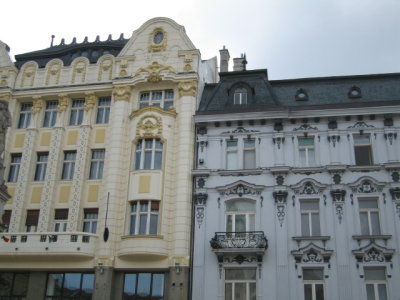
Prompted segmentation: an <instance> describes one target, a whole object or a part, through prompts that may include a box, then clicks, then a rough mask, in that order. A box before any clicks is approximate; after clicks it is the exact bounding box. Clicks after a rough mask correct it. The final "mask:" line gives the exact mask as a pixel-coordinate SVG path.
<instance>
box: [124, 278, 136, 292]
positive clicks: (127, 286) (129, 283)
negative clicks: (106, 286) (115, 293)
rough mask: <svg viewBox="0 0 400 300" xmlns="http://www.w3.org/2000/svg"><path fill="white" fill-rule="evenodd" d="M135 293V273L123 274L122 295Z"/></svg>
mask: <svg viewBox="0 0 400 300" xmlns="http://www.w3.org/2000/svg"><path fill="white" fill-rule="evenodd" d="M135 293H136V274H125V278H124V295H128V296H131V295H134V294H135Z"/></svg>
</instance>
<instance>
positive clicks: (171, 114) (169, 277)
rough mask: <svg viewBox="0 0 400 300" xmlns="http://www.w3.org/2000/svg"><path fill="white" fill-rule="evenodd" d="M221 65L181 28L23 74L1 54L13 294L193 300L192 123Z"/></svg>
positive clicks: (7, 257)
mask: <svg viewBox="0 0 400 300" xmlns="http://www.w3.org/2000/svg"><path fill="white" fill-rule="evenodd" d="M216 65H217V61H216V59H215V58H213V59H210V60H208V61H202V60H201V57H200V52H199V50H198V49H196V48H195V46H194V45H193V43H192V42H191V41H190V39H189V38H188V36H187V35H186V33H185V29H184V27H183V26H181V25H178V24H177V23H175V22H174V21H173V20H170V19H167V18H155V19H151V20H149V21H147V22H146V23H144V24H143V25H142V26H141V27H140V28H139V29H137V30H135V31H134V32H133V34H132V37H131V38H130V39H124V38H123V37H122V36H121V37H120V38H119V39H116V40H113V39H112V38H111V37H109V38H108V39H107V40H106V41H100V40H99V39H98V38H97V39H96V41H94V42H88V40H87V39H85V41H83V43H77V42H76V41H75V40H74V41H73V42H72V43H71V44H65V42H64V41H62V42H61V44H60V45H52V46H51V47H50V48H48V49H44V50H40V51H37V52H31V53H26V54H22V55H17V56H16V61H15V62H12V61H11V59H10V57H9V55H8V51H7V45H5V44H4V43H1V42H0V74H1V78H0V100H2V101H6V102H8V105H9V110H10V113H11V117H12V120H13V122H12V126H11V128H10V129H9V131H8V134H7V138H6V151H5V156H4V157H5V165H6V169H5V179H6V181H8V182H7V185H8V192H9V193H10V194H11V195H12V198H11V199H10V200H9V201H8V202H7V203H6V205H5V207H4V208H5V215H4V217H3V221H4V222H5V223H7V224H8V232H7V233H3V234H4V236H5V237H6V239H9V241H8V242H5V241H0V242H1V247H0V269H1V276H2V278H1V279H2V280H5V282H7V283H8V288H3V290H1V291H0V293H2V294H1V295H5V296H21V295H22V296H23V297H25V298H21V299H58V297H60V296H62V297H63V299H72V297H73V295H79V297H80V298H79V299H138V298H136V297H137V296H138V295H142V296H147V297H148V298H146V299H170V300H172V299H173V300H178V299H187V297H188V296H187V295H188V285H189V273H188V270H189V263H190V259H189V254H190V231H191V195H192V189H191V186H192V183H191V170H192V168H193V160H194V157H193V156H194V124H193V119H192V117H193V115H194V113H195V110H196V107H197V103H198V101H199V99H198V98H199V97H198V92H199V91H201V90H202V87H203V85H204V83H205V82H215V81H216V77H217V73H216V72H217V71H216ZM7 293H8V294H7ZM91 294H93V296H91ZM68 297H70V298H68ZM73 299H78V298H73ZM140 299H144V298H140Z"/></svg>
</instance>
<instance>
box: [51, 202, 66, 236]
mask: <svg viewBox="0 0 400 300" xmlns="http://www.w3.org/2000/svg"><path fill="white" fill-rule="evenodd" d="M67 225H68V208H66V209H56V210H55V212H54V231H55V232H66V231H67Z"/></svg>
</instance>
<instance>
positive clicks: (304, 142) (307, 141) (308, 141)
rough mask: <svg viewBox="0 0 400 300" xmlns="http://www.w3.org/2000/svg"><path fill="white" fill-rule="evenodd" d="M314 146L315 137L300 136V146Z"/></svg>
mask: <svg viewBox="0 0 400 300" xmlns="http://www.w3.org/2000/svg"><path fill="white" fill-rule="evenodd" d="M305 146H314V138H299V147H305Z"/></svg>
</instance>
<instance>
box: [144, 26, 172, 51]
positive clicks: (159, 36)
mask: <svg viewBox="0 0 400 300" xmlns="http://www.w3.org/2000/svg"><path fill="white" fill-rule="evenodd" d="M166 47H167V32H166V31H165V30H164V28H162V27H155V28H154V29H153V31H152V32H151V34H150V35H149V40H148V49H149V52H160V51H164V50H165V49H166Z"/></svg>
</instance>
